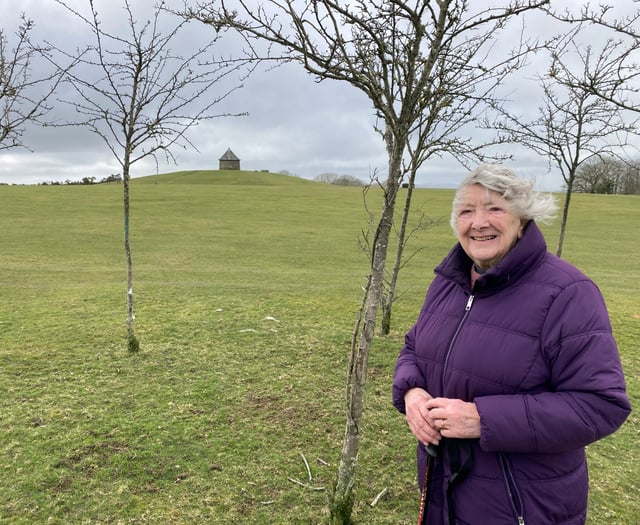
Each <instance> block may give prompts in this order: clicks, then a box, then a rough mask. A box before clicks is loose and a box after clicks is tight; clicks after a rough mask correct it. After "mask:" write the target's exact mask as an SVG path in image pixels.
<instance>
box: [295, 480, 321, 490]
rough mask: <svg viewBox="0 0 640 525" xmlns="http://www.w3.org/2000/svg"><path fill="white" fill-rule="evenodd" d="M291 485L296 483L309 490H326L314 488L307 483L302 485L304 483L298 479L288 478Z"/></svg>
mask: <svg viewBox="0 0 640 525" xmlns="http://www.w3.org/2000/svg"><path fill="white" fill-rule="evenodd" d="M287 479H288V480H289V481H290V482H291V483H295V484H297V485H300V486H301V487H304V488H305V489H309V490H324V487H312V486H311V485H307V484H306V483H302V481H298V480H297V479H293V478H287Z"/></svg>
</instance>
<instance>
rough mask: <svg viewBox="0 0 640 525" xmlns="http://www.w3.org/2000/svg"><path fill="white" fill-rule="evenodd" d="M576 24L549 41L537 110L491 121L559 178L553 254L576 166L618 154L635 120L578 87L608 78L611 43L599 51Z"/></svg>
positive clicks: (563, 229) (559, 251)
mask: <svg viewBox="0 0 640 525" xmlns="http://www.w3.org/2000/svg"><path fill="white" fill-rule="evenodd" d="M581 30H582V28H581V27H577V28H576V29H574V30H573V31H572V32H570V33H569V34H567V35H565V36H564V38H559V39H556V40H554V41H553V42H552V43H551V44H549V47H548V53H549V57H550V58H549V69H548V71H547V73H546V74H545V75H538V76H537V79H538V81H539V83H540V85H541V87H542V91H543V97H542V103H541V105H540V107H539V108H538V114H539V116H538V117H536V118H534V119H533V120H530V121H525V120H524V119H521V118H519V117H517V116H515V115H514V114H512V113H507V112H504V111H503V112H502V115H503V119H502V121H501V122H499V123H497V124H494V126H495V127H496V128H498V129H499V130H500V132H501V133H502V134H503V137H504V138H506V139H508V140H510V141H513V142H518V143H521V144H523V145H524V146H526V147H528V148H529V149H531V150H533V151H535V152H537V153H539V154H540V155H543V156H545V157H548V158H549V159H550V160H549V162H550V163H552V164H555V166H556V167H557V168H558V170H559V171H560V174H561V175H562V178H563V179H564V182H565V185H566V186H565V198H564V205H563V210H562V219H561V223H560V235H559V238H558V244H557V248H556V254H557V255H558V256H561V255H562V245H563V242H564V238H565V232H566V227H567V219H568V216H569V207H570V203H571V195H572V192H573V189H574V182H575V178H576V174H577V171H578V168H579V167H580V166H581V165H582V164H583V163H584V162H586V161H588V160H589V159H592V158H594V157H601V156H611V157H616V156H619V155H620V151H621V149H622V148H623V147H624V146H625V145H627V134H628V133H629V132H633V131H634V130H635V129H636V128H635V122H631V121H629V120H628V119H625V117H624V116H623V115H622V113H621V111H620V110H619V108H617V107H616V105H614V104H612V103H611V102H609V101H608V100H605V99H604V98H602V97H599V96H596V95H594V94H593V93H592V92H591V91H589V90H585V89H583V88H582V87H581V85H583V84H584V83H585V82H588V83H591V82H593V83H595V84H600V83H603V82H604V83H606V82H607V79H608V78H611V75H612V71H611V70H610V69H609V67H608V64H609V63H610V60H611V57H612V53H615V50H616V49H617V48H616V47H615V46H613V47H612V46H611V45H610V44H609V43H607V44H605V45H604V46H603V47H602V48H601V49H600V51H598V50H597V49H595V48H594V47H592V46H591V45H583V44H581V43H580V42H579V41H578V40H577V36H578V35H579V34H580V31H581Z"/></svg>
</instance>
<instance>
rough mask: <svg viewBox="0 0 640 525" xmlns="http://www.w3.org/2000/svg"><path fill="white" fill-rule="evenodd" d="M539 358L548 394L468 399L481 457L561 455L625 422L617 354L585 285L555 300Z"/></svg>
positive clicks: (600, 304) (601, 306)
mask: <svg viewBox="0 0 640 525" xmlns="http://www.w3.org/2000/svg"><path fill="white" fill-rule="evenodd" d="M541 351H542V352H543V353H544V355H545V357H546V359H547V362H548V366H549V370H550V372H551V375H550V378H551V379H550V384H549V385H548V391H545V392H540V393H535V394H522V395H520V394H515V395H493V396H485V397H480V398H476V399H475V400H474V401H475V403H476V405H477V407H478V411H479V413H480V417H481V438H480V446H481V448H482V449H483V450H485V451H488V452H489V451H491V452H524V453H527V452H536V453H554V452H563V451H566V450H571V449H575V448H578V447H582V446H585V445H588V444H589V443H592V442H594V441H596V440H598V439H601V438H603V437H605V436H607V435H609V434H611V433H612V432H614V431H615V430H617V429H618V428H619V427H620V426H621V425H622V423H623V422H624V421H625V419H626V418H627V416H628V415H629V413H630V411H631V406H630V403H629V399H628V397H627V395H626V389H625V380H624V375H623V371H622V365H621V362H620V356H619V353H618V348H617V345H616V342H615V340H614V337H613V334H612V330H611V324H610V321H609V316H608V313H607V309H606V305H605V302H604V299H603V297H602V295H601V293H600V291H599V290H598V288H597V287H596V285H595V284H594V283H593V282H592V281H590V280H588V279H583V280H578V281H576V282H574V283H572V284H570V285H569V286H567V287H566V288H564V289H563V290H562V291H561V292H560V293H559V294H558V296H557V297H556V298H555V300H554V301H553V304H552V306H551V308H550V310H549V312H548V314H547V317H546V320H545V322H544V325H543V330H542V339H541Z"/></svg>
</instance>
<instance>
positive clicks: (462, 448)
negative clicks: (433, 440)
mask: <svg viewBox="0 0 640 525" xmlns="http://www.w3.org/2000/svg"><path fill="white" fill-rule="evenodd" d="M445 443H446V448H447V456H448V459H449V467H450V468H451V477H450V478H449V482H448V484H447V507H448V509H449V525H455V523H456V510H455V505H454V504H453V489H454V488H455V487H456V486H457V485H459V484H460V483H462V482H463V481H464V479H465V478H466V477H467V476H468V475H469V473H470V472H471V470H472V469H473V455H472V454H471V444H470V443H469V441H468V440H464V439H446V440H445ZM462 454H464V455H465V456H466V457H465V459H464V463H462V461H461V456H462Z"/></svg>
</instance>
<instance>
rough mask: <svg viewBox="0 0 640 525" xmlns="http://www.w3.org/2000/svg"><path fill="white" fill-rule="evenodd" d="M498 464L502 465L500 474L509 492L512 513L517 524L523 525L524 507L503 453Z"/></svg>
mask: <svg viewBox="0 0 640 525" xmlns="http://www.w3.org/2000/svg"><path fill="white" fill-rule="evenodd" d="M499 456H500V466H501V467H502V475H503V477H504V483H505V486H506V487H507V492H508V494H509V503H511V509H512V510H513V513H514V515H515V516H516V517H517V519H518V525H525V523H524V508H523V505H522V496H521V495H520V491H519V490H518V485H517V483H516V479H515V477H514V476H513V472H511V467H510V465H509V462H508V461H507V458H505V457H504V454H500V455H499Z"/></svg>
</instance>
